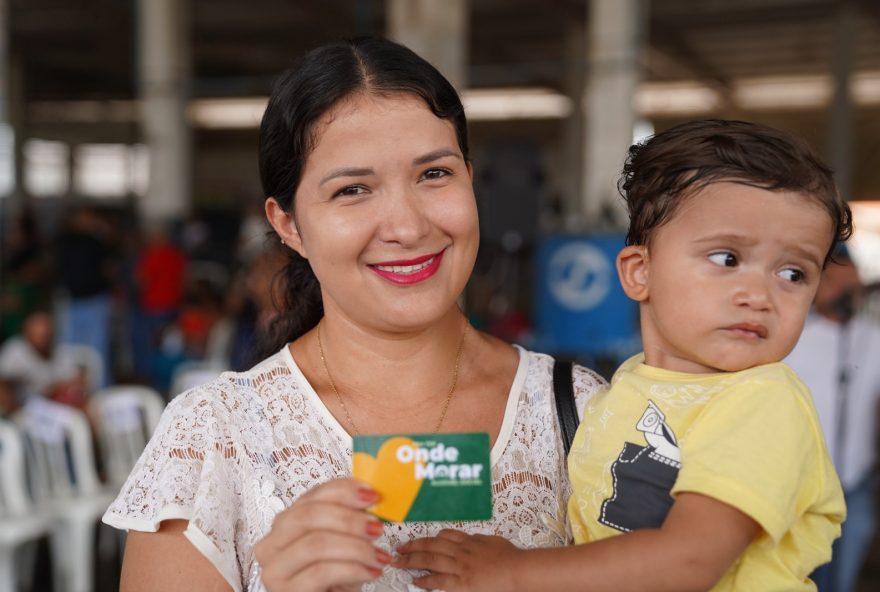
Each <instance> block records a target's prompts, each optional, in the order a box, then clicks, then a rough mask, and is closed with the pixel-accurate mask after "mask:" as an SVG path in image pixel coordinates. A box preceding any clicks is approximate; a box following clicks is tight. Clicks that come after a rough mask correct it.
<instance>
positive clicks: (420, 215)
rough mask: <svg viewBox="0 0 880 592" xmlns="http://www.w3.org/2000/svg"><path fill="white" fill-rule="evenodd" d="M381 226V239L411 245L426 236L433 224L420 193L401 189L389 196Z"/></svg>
mask: <svg viewBox="0 0 880 592" xmlns="http://www.w3.org/2000/svg"><path fill="white" fill-rule="evenodd" d="M379 228H380V230H379V238H380V239H381V240H383V241H386V242H396V243H400V244H403V245H410V244H414V243H416V242H418V241H419V240H420V239H422V238H424V237H425V236H426V235H427V234H428V233H429V232H430V228H431V224H430V221H429V219H428V216H427V212H426V211H425V204H423V203H422V200H421V199H420V197H419V195H418V194H417V193H416V192H415V191H413V190H411V189H400V190H397V191H395V192H394V195H392V196H389V197H388V200H387V202H386V207H385V208H383V220H382V222H381V224H380V227H379Z"/></svg>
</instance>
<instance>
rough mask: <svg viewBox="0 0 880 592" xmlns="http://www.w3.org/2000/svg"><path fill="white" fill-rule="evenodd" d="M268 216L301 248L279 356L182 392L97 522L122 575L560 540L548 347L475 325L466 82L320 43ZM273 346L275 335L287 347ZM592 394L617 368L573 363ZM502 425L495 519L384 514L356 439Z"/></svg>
mask: <svg viewBox="0 0 880 592" xmlns="http://www.w3.org/2000/svg"><path fill="white" fill-rule="evenodd" d="M260 134H261V142H260V167H261V174H262V181H263V188H264V192H265V195H266V196H267V198H266V214H267V217H268V219H269V222H270V223H271V224H272V226H273V227H274V229H275V231H276V232H277V234H278V236H279V237H280V240H281V241H282V242H283V243H284V245H286V246H287V248H289V249H290V254H291V262H290V264H289V266H288V269H287V271H286V273H287V278H288V283H289V286H288V288H287V291H286V297H287V303H286V313H285V315H286V316H285V323H284V326H282V327H280V328H279V335H280V340H279V341H278V343H277V344H275V348H274V351H275V352H277V353H275V354H274V355H272V356H270V357H269V358H267V359H266V360H265V361H263V362H262V363H260V364H258V365H257V366H256V367H254V368H253V369H251V370H250V371H248V372H243V373H238V374H235V373H227V374H224V375H223V376H222V377H220V378H219V379H218V380H216V381H215V382H213V383H210V384H208V385H205V386H204V387H200V388H196V389H193V390H192V391H189V392H188V393H185V394H184V395H181V396H180V397H177V398H176V399H175V400H174V401H172V403H171V404H170V405H169V408H168V410H167V411H166V413H165V415H164V417H163V421H162V422H161V424H160V425H159V427H158V428H157V433H156V435H155V436H154V438H153V440H152V442H151V443H150V445H149V446H148V448H147V450H146V451H145V453H144V455H143V458H142V459H141V461H140V463H139V464H138V466H137V467H136V468H135V470H134V472H133V474H132V476H131V477H130V478H129V480H128V483H127V484H126V485H125V487H124V488H123V490H122V493H121V494H120V496H119V498H118V499H117V500H116V502H114V504H113V505H112V506H111V507H110V509H109V510H108V512H107V515H106V516H105V518H104V520H105V521H106V522H107V523H108V524H111V525H113V526H117V527H119V528H128V529H130V530H132V531H135V532H131V533H130V536H129V538H128V544H127V548H126V556H125V561H124V566H123V575H122V588H123V589H124V590H126V591H134V590H146V589H151V590H153V589H165V590H177V589H186V590H190V589H198V590H202V589H205V590H213V589H216V590H230V589H231V590H257V589H262V587H263V586H265V588H266V589H268V590H271V591H273V592H275V591H277V590H299V591H302V590H330V589H338V588H340V587H349V588H358V587H360V586H361V585H365V584H366V586H365V588H364V589H372V590H406V589H408V584H409V582H411V580H412V575H411V574H410V573H408V572H405V571H402V570H397V569H394V568H391V567H389V566H388V564H389V563H390V561H391V555H390V554H391V553H393V552H394V549H395V548H396V547H397V546H398V545H399V544H401V543H402V542H405V541H408V540H410V539H412V538H415V537H418V536H428V535H431V534H434V533H436V532H438V531H439V529H441V528H443V527H455V528H460V529H462V530H465V531H467V532H472V533H486V534H488V533H492V534H498V535H502V536H505V537H507V538H509V539H510V540H511V541H513V542H514V543H515V544H517V545H519V546H522V547H535V546H550V545H561V544H564V543H565V542H566V539H567V534H566V529H565V515H564V514H565V498H566V496H567V494H568V480H567V477H566V475H565V459H564V455H563V452H562V445H561V441H560V437H559V431H558V424H557V421H556V415H555V408H554V404H553V395H552V377H551V365H552V360H551V359H550V358H549V357H547V356H542V355H538V354H532V353H529V352H526V351H525V350H522V349H521V348H516V347H513V346H510V345H508V344H505V343H503V342H501V341H499V340H497V339H494V338H492V337H490V336H488V335H484V334H481V333H478V332H476V331H474V330H469V327H468V323H467V320H466V319H465V317H464V315H463V314H462V312H461V311H460V310H459V308H458V306H457V299H458V297H459V295H460V294H461V292H462V290H463V289H464V286H465V283H466V282H467V280H468V277H469V275H470V273H471V269H472V267H473V264H474V259H475V257H476V252H477V244H478V238H479V236H478V235H479V231H478V224H477V209H476V203H475V199H474V194H473V188H472V183H471V180H472V179H471V177H472V169H471V165H470V162H469V160H468V145H467V129H466V121H465V117H464V111H463V108H462V106H461V102H460V100H459V98H458V96H457V95H456V93H455V91H454V89H453V88H452V86H451V85H450V84H449V83H448V82H447V81H446V80H445V79H444V78H443V77H442V75H441V74H440V73H439V72H437V70H436V69H434V68H433V67H432V66H431V65H430V64H428V63H427V62H425V61H424V60H422V59H421V58H419V57H418V56H416V55H415V54H414V53H412V52H411V51H409V50H408V49H406V48H404V47H402V46H399V45H397V44H394V43H392V42H389V41H384V40H376V39H360V40H354V41H349V42H343V43H338V44H332V45H328V46H324V47H321V48H318V49H316V50H314V51H312V52H310V53H309V54H307V55H306V56H305V57H304V59H303V61H302V62H301V64H300V65H299V67H298V68H296V69H294V70H291V71H289V72H287V73H286V74H285V75H283V76H282V78H281V79H280V80H279V81H278V83H277V84H276V86H275V89H274V91H273V93H272V97H271V99H270V101H269V106H268V107H267V110H266V113H265V115H264V117H263V122H262V126H261V131H260ZM279 350H280V351H279ZM574 380H575V392H576V393H577V402H578V405H579V406H580V407H581V408H582V407H583V404H584V402H585V400H586V399H587V398H588V397H589V396H591V395H592V394H593V393H595V392H596V391H597V390H598V389H600V388H601V387H602V385H603V383H602V380H601V379H600V378H598V377H597V376H596V375H595V374H593V373H591V372H590V371H588V370H586V369H583V368H577V369H576V371H575V378H574ZM432 431H450V432H474V431H480V432H488V433H489V435H490V438H491V441H492V442H493V447H492V452H491V459H492V476H493V495H494V502H493V503H494V517H493V518H492V519H491V520H488V521H483V522H465V523H457V524H454V525H450V524H443V523H407V524H384V525H383V524H382V523H381V522H379V521H377V520H376V519H375V518H373V517H371V516H370V515H369V514H367V513H366V512H365V511H364V508H366V507H368V506H370V505H371V504H372V503H374V502H375V501H376V499H377V494H376V493H375V492H374V491H373V490H372V489H370V488H368V487H367V486H365V485H364V484H362V483H358V482H356V481H354V480H352V479H350V478H349V476H350V471H351V435H354V434H372V433H416V432H432Z"/></svg>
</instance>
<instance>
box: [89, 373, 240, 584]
mask: <svg viewBox="0 0 880 592" xmlns="http://www.w3.org/2000/svg"><path fill="white" fill-rule="evenodd" d="M230 386H231V385H230V383H229V381H228V379H227V380H224V379H223V377H221V378H220V379H218V380H217V381H214V382H212V383H209V384H208V385H204V386H201V387H198V388H196V389H193V390H191V391H188V392H186V393H183V394H181V395H179V396H178V397H176V398H175V399H173V400H172V401H171V403H170V404H169V405H168V407H167V408H166V410H165V412H164V414H163V415H162V419H161V421H160V422H159V425H158V426H157V428H156V431H155V433H154V435H153V438H152V439H151V440H150V442H149V444H148V445H147V447H146V449H145V450H144V453H143V454H142V455H141V458H140V460H139V461H138V462H137V464H136V465H135V467H134V469H133V470H132V473H131V475H130V476H129V478H128V479H127V480H126V482H125V485H123V487H122V490H121V491H120V493H119V496H118V497H117V498H116V500H115V501H114V502H113V503H112V504H111V505H110V507H109V509H108V510H107V513H106V514H105V515H104V519H103V520H104V522H105V523H107V524H109V525H110V526H114V527H116V528H122V529H126V530H128V529H132V530H139V531H145V532H155V531H156V530H158V528H159V524H160V523H161V522H162V521H163V520H169V519H184V520H188V521H189V526H188V527H187V530H186V536H187V538H188V539H189V540H190V541H191V542H192V543H193V545H195V546H196V548H197V549H199V551H201V552H202V553H203V554H204V555H205V556H206V557H207V558H208V559H209V560H210V561H211V562H212V563H213V564H214V565H215V567H216V568H217V569H218V571H219V572H220V573H221V574H222V575H223V577H224V578H225V579H226V580H227V581H228V582H229V583H230V585H231V586H232V587H233V589H234V590H240V589H241V568H240V566H239V562H238V560H237V558H236V551H235V539H236V532H235V531H236V528H237V524H240V523H241V519H240V517H239V516H238V514H239V513H240V511H241V508H240V502H239V495H240V493H239V492H241V489H242V484H241V482H240V481H241V479H240V477H241V474H242V472H241V471H240V470H237V469H236V468H235V467H234V466H233V465H236V464H239V463H240V460H241V448H240V446H239V442H238V439H237V437H236V431H235V430H232V429H231V427H230V426H231V425H232V424H231V422H230V421H229V420H230V412H229V411H230V410H229V408H228V406H227V404H226V403H227V402H228V399H229V397H230V395H231V389H230Z"/></svg>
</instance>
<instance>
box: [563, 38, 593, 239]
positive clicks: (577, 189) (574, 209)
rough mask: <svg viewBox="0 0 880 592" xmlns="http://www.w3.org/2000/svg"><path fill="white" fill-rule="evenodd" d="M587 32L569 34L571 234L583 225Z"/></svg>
mask: <svg viewBox="0 0 880 592" xmlns="http://www.w3.org/2000/svg"><path fill="white" fill-rule="evenodd" d="M586 42H587V40H586V31H585V30H584V27H583V26H582V25H581V24H580V23H569V24H568V25H567V26H566V30H565V94H566V95H567V96H568V97H569V98H570V99H571V103H572V105H574V108H573V109H572V110H571V115H569V116H568V117H566V118H565V119H563V120H562V122H561V125H562V159H563V163H562V165H563V170H562V204H561V206H562V222H563V226H564V227H565V229H567V230H577V228H578V227H579V226H581V224H580V219H581V216H580V210H581V203H580V202H581V199H582V197H581V196H582V194H583V189H582V183H583V168H584V108H583V103H584V88H585V80H586V78H585V77H586V66H587V61H586V55H587V50H586Z"/></svg>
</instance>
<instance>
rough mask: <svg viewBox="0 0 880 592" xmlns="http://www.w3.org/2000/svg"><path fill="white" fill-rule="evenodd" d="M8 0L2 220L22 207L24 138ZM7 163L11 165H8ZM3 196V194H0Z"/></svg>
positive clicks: (0, 72) (1, 51)
mask: <svg viewBox="0 0 880 592" xmlns="http://www.w3.org/2000/svg"><path fill="white" fill-rule="evenodd" d="M9 37H10V24H9V1H8V0H0V142H3V146H2V147H0V150H2V151H3V152H5V153H6V154H7V158H8V157H9V156H11V162H9V161H8V160H7V161H6V162H5V163H3V165H2V166H4V167H8V168H7V170H6V172H7V173H9V174H11V176H12V183H11V185H10V186H7V189H8V191H5V192H4V193H5V200H6V201H5V203H4V204H3V209H4V212H5V214H6V221H7V223H9V222H10V221H11V220H13V219H15V217H16V216H17V215H18V213H19V212H20V211H21V210H22V208H23V207H24V200H25V194H24V191H23V189H22V181H21V180H22V178H23V177H22V151H21V146H22V142H23V140H24V133H23V132H24V130H23V127H24V95H23V93H22V91H23V88H22V87H23V83H24V79H23V77H22V70H21V60H20V59H18V58H17V57H16V56H15V55H14V54H13V53H12V48H11V47H10V45H9ZM10 165H11V166H10ZM0 197H3V196H0Z"/></svg>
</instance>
